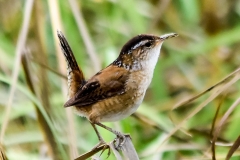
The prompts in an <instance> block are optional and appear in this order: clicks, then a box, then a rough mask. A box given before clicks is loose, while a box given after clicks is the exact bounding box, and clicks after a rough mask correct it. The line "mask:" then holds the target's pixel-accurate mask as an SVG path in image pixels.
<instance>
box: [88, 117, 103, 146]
mask: <svg viewBox="0 0 240 160" xmlns="http://www.w3.org/2000/svg"><path fill="white" fill-rule="evenodd" d="M90 123H91V125H92V126H93V129H94V131H95V132H96V134H97V136H98V140H99V143H98V144H97V145H96V146H95V147H94V148H93V149H95V148H97V147H99V146H101V145H104V144H106V142H105V141H104V140H103V138H102V136H101V135H100V133H99V132H98V130H97V127H96V126H95V124H94V123H92V122H90Z"/></svg>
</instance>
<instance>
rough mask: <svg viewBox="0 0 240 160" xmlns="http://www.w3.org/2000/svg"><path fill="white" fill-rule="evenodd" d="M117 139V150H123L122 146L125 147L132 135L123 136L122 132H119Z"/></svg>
mask: <svg viewBox="0 0 240 160" xmlns="http://www.w3.org/2000/svg"><path fill="white" fill-rule="evenodd" d="M116 135H117V138H115V140H114V141H115V148H116V149H117V150H121V148H122V146H123V145H124V143H125V142H126V137H130V138H131V136H130V134H123V133H121V132H117V133H116Z"/></svg>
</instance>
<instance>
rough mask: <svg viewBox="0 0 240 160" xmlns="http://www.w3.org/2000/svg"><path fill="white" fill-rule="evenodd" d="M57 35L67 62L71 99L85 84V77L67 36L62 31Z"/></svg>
mask: <svg viewBox="0 0 240 160" xmlns="http://www.w3.org/2000/svg"><path fill="white" fill-rule="evenodd" d="M57 35H58V38H59V41H60V46H61V49H62V52H63V54H64V56H65V59H66V62H67V78H68V96H69V99H70V98H73V96H74V95H75V94H76V93H77V91H78V89H79V88H80V87H82V86H83V85H84V83H85V78H84V75H83V72H82V70H81V69H80V68H79V67H78V64H77V61H76V59H75V57H74V55H73V52H72V50H71V48H70V46H69V44H68V42H67V40H66V38H65V37H64V35H63V34H62V32H61V31H57Z"/></svg>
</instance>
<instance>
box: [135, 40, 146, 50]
mask: <svg viewBox="0 0 240 160" xmlns="http://www.w3.org/2000/svg"><path fill="white" fill-rule="evenodd" d="M147 42H149V40H145V41H141V42H139V43H137V44H136V45H135V46H133V48H132V49H136V48H138V47H139V46H142V45H144V44H146V43H147Z"/></svg>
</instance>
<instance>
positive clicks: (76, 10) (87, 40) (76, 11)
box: [68, 0, 101, 72]
mask: <svg viewBox="0 0 240 160" xmlns="http://www.w3.org/2000/svg"><path fill="white" fill-rule="evenodd" d="M68 1H69V3H70V6H71V9H72V12H73V15H74V18H75V19H76V22H77V25H78V30H79V32H80V33H81V36H82V39H83V42H84V44H85V46H86V49H87V53H88V54H89V57H90V59H91V61H92V63H91V64H92V65H93V68H94V71H95V72H98V71H99V70H100V69H101V62H100V61H99V58H98V57H97V54H96V52H95V49H94V45H93V42H92V40H91V37H90V35H89V33H88V30H87V27H86V25H85V22H84V19H83V16H82V13H81V8H80V7H79V6H78V4H77V1H76V0H68Z"/></svg>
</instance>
